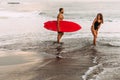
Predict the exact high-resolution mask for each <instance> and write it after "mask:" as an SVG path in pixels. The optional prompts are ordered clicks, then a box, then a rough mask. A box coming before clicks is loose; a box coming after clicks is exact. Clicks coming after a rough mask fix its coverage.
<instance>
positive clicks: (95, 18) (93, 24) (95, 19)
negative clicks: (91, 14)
mask: <svg viewBox="0 0 120 80" xmlns="http://www.w3.org/2000/svg"><path fill="white" fill-rule="evenodd" d="M96 20H97V19H96V18H95V19H94V21H93V23H92V26H94V24H95V22H96Z"/></svg>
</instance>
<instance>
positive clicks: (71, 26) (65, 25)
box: [44, 21, 81, 32]
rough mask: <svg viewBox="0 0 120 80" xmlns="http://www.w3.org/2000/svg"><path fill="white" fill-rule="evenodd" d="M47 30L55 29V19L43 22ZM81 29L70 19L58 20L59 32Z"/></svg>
mask: <svg viewBox="0 0 120 80" xmlns="http://www.w3.org/2000/svg"><path fill="white" fill-rule="evenodd" d="M44 27H45V28H46V29H48V30H52V31H57V30H58V28H57V21H48V22H45V23H44ZM80 29H81V26H80V25H79V24H77V23H74V22H71V21H60V32H74V31H78V30H80Z"/></svg>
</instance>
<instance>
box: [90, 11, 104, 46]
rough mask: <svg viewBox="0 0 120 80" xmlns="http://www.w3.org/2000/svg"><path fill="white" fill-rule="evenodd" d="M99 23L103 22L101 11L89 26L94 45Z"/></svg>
mask: <svg viewBox="0 0 120 80" xmlns="http://www.w3.org/2000/svg"><path fill="white" fill-rule="evenodd" d="M101 24H103V15H102V14H101V13H98V14H97V16H96V18H95V19H94V21H93V23H92V26H91V31H92V34H93V37H94V38H93V44H94V45H96V39H97V35H98V30H99V29H100V26H101Z"/></svg>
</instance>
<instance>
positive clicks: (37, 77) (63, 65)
mask: <svg viewBox="0 0 120 80" xmlns="http://www.w3.org/2000/svg"><path fill="white" fill-rule="evenodd" d="M66 40H68V41H66ZM83 41H84V40H82V39H71V40H69V39H65V40H63V42H64V43H62V44H56V43H54V41H44V42H42V43H39V44H37V47H33V48H34V49H30V48H29V47H31V46H29V47H28V48H27V49H21V50H22V51H21V52H18V53H23V54H20V55H19V54H17V55H15V56H12V57H11V55H10V56H7V59H5V58H6V57H2V58H1V61H2V59H3V60H4V61H5V60H6V61H8V62H7V63H4V64H1V65H0V74H1V75H0V79H2V80H83V79H82V76H83V75H84V74H85V72H86V71H87V70H88V68H89V67H92V66H94V65H96V63H93V59H94V57H95V56H96V55H97V54H96V53H97V52H95V49H94V48H93V47H92V45H91V44H90V43H89V42H88V43H89V44H88V43H87V44H88V46H87V47H86V46H84V47H83V45H86V43H85V44H82V45H81V44H79V43H81V42H83ZM31 44H32V43H31ZM15 45H16V44H12V45H9V46H8V45H7V46H2V47H1V48H4V49H9V48H13V49H14V48H15V49H20V48H23V47H20V46H19V47H16V46H15ZM17 46H18V45H17ZM22 46H23V45H22ZM24 46H25V45H24ZM26 46H28V45H26ZM38 46H39V47H38ZM83 49H85V50H83ZM86 50H87V51H86ZM12 51H13V52H17V51H14V50H12V49H11V52H12ZM29 53H30V54H29ZM28 54H29V55H28ZM58 54H59V55H61V56H62V59H60V58H56V55H58ZM16 58H17V59H16ZM9 59H10V60H9ZM15 59H16V61H15V62H13V61H12V60H15ZM11 61H12V62H13V63H11V64H10V62H11Z"/></svg>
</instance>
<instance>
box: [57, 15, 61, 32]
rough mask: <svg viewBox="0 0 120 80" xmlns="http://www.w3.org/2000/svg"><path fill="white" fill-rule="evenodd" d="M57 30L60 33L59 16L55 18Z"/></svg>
mask: <svg viewBox="0 0 120 80" xmlns="http://www.w3.org/2000/svg"><path fill="white" fill-rule="evenodd" d="M57 29H58V32H59V31H60V14H59V15H58V16H57Z"/></svg>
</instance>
